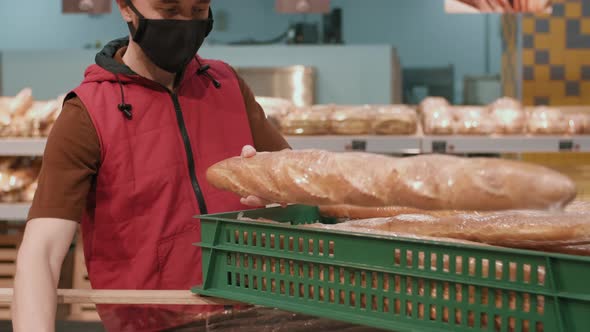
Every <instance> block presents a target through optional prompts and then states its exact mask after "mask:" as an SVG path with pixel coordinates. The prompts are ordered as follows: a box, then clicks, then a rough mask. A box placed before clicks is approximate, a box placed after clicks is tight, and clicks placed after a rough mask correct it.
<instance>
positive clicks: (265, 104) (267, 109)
mask: <svg viewBox="0 0 590 332" xmlns="http://www.w3.org/2000/svg"><path fill="white" fill-rule="evenodd" d="M256 102H257V103H258V104H259V105H260V107H262V109H263V110H264V114H265V115H266V118H267V119H268V121H269V122H270V123H271V124H273V125H274V126H275V127H276V128H280V125H281V120H282V119H283V117H285V116H286V115H287V114H289V113H290V112H292V111H293V110H294V109H295V105H294V104H293V103H292V102H291V101H289V100H287V99H283V98H274V97H258V96H257V97H256Z"/></svg>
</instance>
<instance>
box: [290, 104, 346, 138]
mask: <svg viewBox="0 0 590 332" xmlns="http://www.w3.org/2000/svg"><path fill="white" fill-rule="evenodd" d="M333 109H334V106H333V105H317V106H313V107H305V108H299V109H296V110H294V111H293V112H291V113H289V114H287V115H286V116H285V117H283V118H282V120H281V131H282V132H283V134H285V135H327V134H329V133H330V114H331V113H332V111H333Z"/></svg>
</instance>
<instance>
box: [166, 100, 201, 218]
mask: <svg viewBox="0 0 590 332" xmlns="http://www.w3.org/2000/svg"><path fill="white" fill-rule="evenodd" d="M168 93H169V94H170V97H171V98H172V102H173V103H174V112H175V113H176V121H177V122H178V128H179V129H180V134H181V136H182V140H183V142H184V151H185V152H186V159H187V161H188V172H189V175H190V178H191V184H192V186H193V191H194V193H195V197H196V198H197V202H198V203H199V210H200V213H201V214H207V204H206V203H205V198H204V197H203V192H202V191H201V186H200V185H199V181H198V180H197V174H196V173H195V158H194V156H193V149H192V147H191V141H190V139H189V137H188V132H187V131H186V125H185V123H184V117H183V116H182V109H181V108H180V102H179V101H178V96H177V95H176V93H174V92H170V91H168Z"/></svg>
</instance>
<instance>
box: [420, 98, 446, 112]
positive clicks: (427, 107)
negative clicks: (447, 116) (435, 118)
mask: <svg viewBox="0 0 590 332" xmlns="http://www.w3.org/2000/svg"><path fill="white" fill-rule="evenodd" d="M448 106H450V105H449V102H448V101H447V100H446V99H445V98H443V97H427V98H424V100H422V102H421V103H420V105H418V110H419V111H420V113H422V114H424V113H425V112H430V111H433V110H436V109H440V108H441V107H448Z"/></svg>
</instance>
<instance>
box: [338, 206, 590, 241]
mask: <svg viewBox="0 0 590 332" xmlns="http://www.w3.org/2000/svg"><path fill="white" fill-rule="evenodd" d="M344 224H345V225H346V226H347V227H359V228H363V229H374V230H378V231H385V232H391V233H394V234H408V235H410V236H429V237H440V238H452V239H459V240H467V241H472V242H480V243H487V244H491V245H498V246H504V247H511V248H531V249H532V248H537V249H542V248H547V247H565V246H572V245H581V244H590V214H588V213H573V212H571V213H566V212H548V211H503V212H494V213H483V214H478V213H469V214H457V215H454V216H448V217H441V218H438V217H433V216H429V215H421V214H407V215H398V216H396V217H391V218H374V219H363V220H352V221H348V222H346V223H344Z"/></svg>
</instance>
